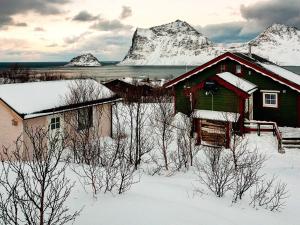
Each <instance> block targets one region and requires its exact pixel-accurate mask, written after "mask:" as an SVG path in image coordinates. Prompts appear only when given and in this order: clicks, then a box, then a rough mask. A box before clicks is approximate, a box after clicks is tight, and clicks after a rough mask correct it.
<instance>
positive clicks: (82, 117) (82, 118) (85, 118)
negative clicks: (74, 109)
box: [78, 107, 93, 130]
mask: <svg viewBox="0 0 300 225" xmlns="http://www.w3.org/2000/svg"><path fill="white" fill-rule="evenodd" d="M92 126H93V108H92V107H88V108H83V109H79V110H78V130H84V129H88V128H90V127H92Z"/></svg>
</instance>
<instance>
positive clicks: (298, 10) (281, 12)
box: [199, 0, 300, 43]
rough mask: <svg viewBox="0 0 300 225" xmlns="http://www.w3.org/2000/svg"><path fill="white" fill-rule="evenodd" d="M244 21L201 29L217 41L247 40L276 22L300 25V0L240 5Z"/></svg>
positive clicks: (274, 0) (212, 25) (270, 0)
mask: <svg viewBox="0 0 300 225" xmlns="http://www.w3.org/2000/svg"><path fill="white" fill-rule="evenodd" d="M240 14H241V16H242V18H243V20H242V21H238V22H229V23H219V24H210V25H207V26H205V27H199V30H200V31H201V32H202V33H203V34H204V35H206V36H207V37H209V38H210V39H212V40H213V41H215V42H225V43H226V42H227V43H230V42H245V41H249V40H251V39H253V38H255V37H256V36H257V35H258V34H259V33H261V32H262V31H263V30H265V29H266V28H267V27H269V26H271V25H272V24H274V23H281V24H286V25H290V26H296V27H300V4H299V0H285V1H282V0H268V1H262V2H257V3H254V4H250V5H248V6H245V5H241V6H240Z"/></svg>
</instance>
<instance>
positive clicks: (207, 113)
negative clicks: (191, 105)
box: [193, 109, 240, 122]
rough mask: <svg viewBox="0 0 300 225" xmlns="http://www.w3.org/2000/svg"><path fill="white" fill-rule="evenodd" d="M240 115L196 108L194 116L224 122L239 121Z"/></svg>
mask: <svg viewBox="0 0 300 225" xmlns="http://www.w3.org/2000/svg"><path fill="white" fill-rule="evenodd" d="M239 117H240V114H239V113H233V112H222V111H213V110H198V109H197V110H194V112H193V118H198V119H206V120H217V121H223V122H237V121H238V119H239Z"/></svg>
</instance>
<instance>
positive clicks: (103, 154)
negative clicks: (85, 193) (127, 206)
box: [72, 107, 135, 197]
mask: <svg viewBox="0 0 300 225" xmlns="http://www.w3.org/2000/svg"><path fill="white" fill-rule="evenodd" d="M113 114H114V115H113V123H112V125H113V135H112V138H103V137H100V135H99V133H98V132H95V133H93V132H94V130H91V131H90V132H92V136H91V133H89V136H88V137H87V138H83V139H84V140H85V141H86V142H84V143H85V151H86V152H88V156H89V157H88V158H87V155H81V154H77V156H79V157H82V160H78V161H77V162H78V164H75V165H74V171H75V172H76V174H77V175H78V176H79V179H80V180H81V183H82V185H83V186H84V187H85V188H86V187H91V189H92V191H93V196H94V197H96V196H97V194H98V193H99V192H103V193H106V192H111V193H118V194H122V193H124V192H125V191H127V190H129V189H130V187H131V185H132V184H133V183H135V181H134V172H135V169H134V164H132V163H130V149H129V139H128V137H127V136H126V135H125V127H124V124H122V123H121V121H120V118H119V117H120V115H119V111H118V108H117V107H114V108H113ZM80 135H86V134H84V133H83V134H79V136H80ZM81 140H82V139H81V138H80V139H78V138H77V139H73V141H72V143H74V146H79V145H81V143H77V141H79V142H81ZM77 151H80V149H79V150H77Z"/></svg>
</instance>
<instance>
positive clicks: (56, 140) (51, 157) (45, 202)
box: [0, 128, 79, 225]
mask: <svg viewBox="0 0 300 225" xmlns="http://www.w3.org/2000/svg"><path fill="white" fill-rule="evenodd" d="M25 135H26V136H25V138H26V140H27V142H26V143H25V142H23V141H22V140H21V139H18V140H17V142H16V146H15V149H7V148H4V150H3V154H2V155H1V156H2V159H3V160H2V173H1V177H0V184H1V186H2V187H1V192H0V199H1V203H0V218H1V219H2V220H3V221H4V224H40V225H43V224H49V225H50V224H51V225H57V224H66V223H68V222H71V221H74V220H75V218H76V217H77V216H78V215H79V212H78V211H76V212H74V213H71V212H70V209H69V208H68V207H67V206H66V205H65V202H66V200H67V199H68V197H69V195H70V193H71V190H72V188H73V186H74V183H71V181H70V179H68V178H67V176H66V174H65V171H66V168H67V163H66V162H64V161H62V156H63V152H64V149H65V145H64V136H63V135H62V134H61V133H59V132H56V133H55V134H53V133H50V132H49V131H48V130H47V129H43V128H26V129H25ZM4 159H5V160H4Z"/></svg>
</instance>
